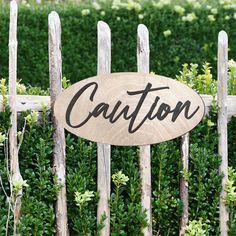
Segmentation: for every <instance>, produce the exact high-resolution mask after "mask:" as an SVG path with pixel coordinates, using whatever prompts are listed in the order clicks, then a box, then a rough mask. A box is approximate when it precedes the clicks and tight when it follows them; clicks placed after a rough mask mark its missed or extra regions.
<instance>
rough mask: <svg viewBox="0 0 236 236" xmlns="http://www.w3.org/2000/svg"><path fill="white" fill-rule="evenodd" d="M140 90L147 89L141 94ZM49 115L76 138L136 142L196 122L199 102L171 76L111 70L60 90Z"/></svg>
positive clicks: (173, 133)
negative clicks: (112, 71)
mask: <svg viewBox="0 0 236 236" xmlns="http://www.w3.org/2000/svg"><path fill="white" fill-rule="evenodd" d="M148 89H149V90H148ZM144 91H149V92H146V97H145V96H144V95H143V94H144V93H145V92H144ZM140 101H141V102H140ZM187 103H188V104H189V106H187V105H186V104H187ZM181 104H182V105H181ZM177 113H178V114H177ZM55 115H56V116H57V118H58V120H59V121H60V122H61V123H62V125H63V126H64V127H65V128H66V129H67V130H68V131H70V132H72V133H74V134H75V135H78V136H80V137H82V138H85V139H89V140H91V141H95V142H99V143H108V144H114V145H121V146H123V145H124V146H136V145H146V144H153V143H160V142H163V141H166V140H170V139H173V138H176V137H178V136H181V135H183V134H185V133H187V132H188V131H190V130H191V129H193V128H194V127H195V126H196V125H197V124H198V123H199V122H200V121H201V119H202V117H203V115H204V103H203V100H202V99H201V97H200V96H199V95H198V94H197V93H196V92H194V91H193V90H192V89H190V88H189V87H187V86H186V85H184V84H182V83H180V82H178V81H176V80H172V79H169V78H167V77H163V76H157V75H149V74H140V73H114V74H108V75H101V76H96V77H91V78H89V79H86V80H83V81H80V82H78V83H76V84H74V85H72V86H71V87H70V88H68V89H67V90H65V91H63V92H62V94H61V95H60V96H59V97H58V99H57V100H56V102H55Z"/></svg>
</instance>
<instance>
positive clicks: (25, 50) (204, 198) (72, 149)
mask: <svg viewBox="0 0 236 236" xmlns="http://www.w3.org/2000/svg"><path fill="white" fill-rule="evenodd" d="M159 2H166V1H159ZM159 2H158V1H157V3H159ZM179 2H181V1H179ZM131 3H132V4H131ZM111 4H112V3H110V5H109V4H105V3H104V4H102V3H101V6H102V8H101V9H100V10H98V9H95V7H94V5H91V4H88V5H87V4H86V3H85V4H84V5H79V6H78V5H73V4H67V5H64V4H63V5H62V4H59V5H58V4H55V5H44V6H40V7H39V6H35V5H30V6H28V5H27V3H25V4H24V5H21V6H20V11H19V20H18V42H19V47H18V48H19V54H18V77H19V79H20V78H21V79H22V82H24V83H25V84H27V85H29V86H28V87H27V90H25V89H23V93H25V94H42V95H46V94H47V93H48V92H47V91H45V90H41V89H40V88H35V87H33V88H32V87H31V85H33V86H35V85H37V86H41V87H43V88H44V89H46V88H48V84H49V82H48V56H47V54H48V53H47V47H48V46H47V16H48V13H49V12H50V11H51V10H52V9H56V10H57V12H58V13H59V15H60V17H61V21H62V53H63V75H65V76H66V77H67V78H68V79H70V80H71V81H72V82H75V81H77V80H79V79H84V78H86V77H88V76H93V75H95V74H96V24H97V21H98V20H104V21H106V22H107V23H108V24H109V25H110V27H111V31H112V71H136V40H137V39H136V28H137V25H138V24H139V23H144V24H146V25H147V27H148V28H149V30H150V42H151V46H150V48H151V70H152V71H154V72H156V73H158V74H164V75H169V76H172V77H175V75H176V74H178V76H177V79H178V80H180V81H181V82H184V83H187V84H188V85H189V86H190V87H192V88H193V89H195V90H197V91H198V92H199V93H207V94H212V95H215V93H216V82H215V79H216V76H215V75H216V68H215V66H216V55H217V52H216V44H217V34H218V31H219V30H221V29H224V30H226V31H227V33H228V34H229V37H230V39H234V38H236V37H235V34H236V31H235V30H234V28H233V27H232V25H233V24H234V22H235V19H234V9H232V8H231V7H229V8H228V7H225V6H227V4H225V5H224V4H219V5H217V13H216V14H215V13H214V14H213V13H212V12H215V11H213V9H215V8H214V7H215V6H212V7H210V8H209V7H207V3H206V1H205V3H204V4H203V5H202V7H200V8H199V7H198V8H196V7H195V5H194V4H192V3H191V4H190V3H187V2H185V5H184V6H183V7H184V9H185V12H184V13H183V14H182V15H181V14H180V13H178V12H177V11H176V10H175V5H173V4H172V5H170V4H162V6H160V5H155V4H154V5H153V4H152V5H151V4H149V3H145V4H144V5H142V6H141V5H140V6H141V8H140V7H139V5H135V4H134V2H132V1H129V4H128V5H126V6H123V7H122V6H120V7H119V8H118V9H114V6H113V10H111ZM88 9H89V14H88V11H87V10H88ZM84 10H86V11H84ZM86 12H87V13H86ZM193 12H195V14H196V16H197V19H194V20H190V21H183V18H182V17H184V16H187V14H188V13H193ZM209 15H214V18H215V20H213V21H212V20H209V19H208V18H209V17H208V16H209ZM193 18H194V17H193ZM189 19H191V17H190V18H189ZM8 23H9V10H8V8H7V7H6V6H1V8H0V26H1V27H0V42H1V45H0V65H1V71H0V75H1V76H2V77H6V78H7V76H8V75H7V64H8V50H7V44H8V42H7V37H8ZM168 30H170V32H166V31H168ZM235 52H236V46H235V44H234V43H233V42H231V41H230V52H229V53H230V58H231V57H233V56H234V55H235ZM204 61H208V62H211V66H212V67H213V68H212V69H211V67H210V65H209V64H204V66H203V67H201V68H198V67H197V65H193V64H192V65H187V64H185V65H184V66H183V68H182V64H183V63H185V62H197V63H198V64H203V62H204ZM181 68H182V69H181ZM232 68H234V69H232V70H231V71H230V73H229V75H230V80H229V81H230V84H229V85H230V86H229V87H230V90H229V92H230V93H231V94H235V91H236V89H235V88H236V85H235V84H236V83H235V82H234V81H235V78H236V65H235V67H232ZM180 70H182V72H181V73H179V71H180ZM1 91H2V90H1ZM216 112H217V111H216V107H215V106H214V107H213V109H212V111H211V113H210V114H209V116H207V117H205V118H204V119H203V121H202V122H201V123H200V124H199V125H198V126H197V127H196V128H195V129H194V130H193V131H192V132H191V134H190V164H189V168H190V169H189V172H187V173H186V172H183V170H182V166H181V162H180V149H179V147H180V140H179V139H176V140H172V141H168V142H164V143H162V144H158V145H152V198H153V231H154V235H158V234H161V235H164V236H167V235H178V228H179V219H180V216H181V210H182V202H181V200H180V197H179V181H180V177H181V176H182V175H183V176H184V177H185V178H187V179H188V181H189V205H190V206H189V207H190V208H189V213H190V224H189V227H188V232H190V233H189V234H188V235H196V234H191V232H194V231H193V228H194V227H195V229H196V227H198V228H199V227H201V225H202V232H204V234H203V235H214V236H215V235H219V212H218V203H219V192H220V190H221V187H220V181H221V176H219V175H218V167H219V164H220V158H219V156H218V155H217V131H216V123H217V117H216V114H217V113H216ZM29 116H32V113H31V111H27V112H26V113H23V114H21V116H20V117H19V130H22V127H23V126H24V122H25V118H24V117H29ZM9 126H10V124H9V110H7V109H6V110H5V112H2V113H0V132H1V133H5V134H6V135H7V131H8V129H9ZM235 126H236V119H235V118H233V119H232V120H231V121H230V123H229V163H230V166H231V167H233V168H234V169H235V168H236V161H235V160H236V151H235V147H236V138H235V135H236V133H235V130H236V129H235ZM52 134H53V128H52V124H51V121H50V111H47V110H46V109H45V110H44V112H43V114H42V118H41V119H40V121H38V122H27V123H26V130H25V134H24V137H23V142H22V145H21V149H20V152H19V155H20V168H21V173H22V176H23V178H24V180H27V184H28V185H29V186H28V187H27V188H25V190H24V195H23V199H22V217H21V219H20V224H19V227H18V230H19V232H20V233H21V234H22V235H26V236H27V235H37V236H38V235H44V236H45V235H48V236H51V235H54V233H55V227H54V223H55V216H54V210H53V207H54V202H55V197H56V192H57V191H58V188H59V186H58V185H57V181H56V179H55V178H54V177H53V173H52V145H53V143H52ZM5 144H6V145H7V140H6V141H5ZM66 144H67V145H66V149H67V150H66V152H67V170H66V173H67V197H68V218H69V229H70V234H71V235H81V236H82V235H85V234H87V235H98V234H99V229H100V228H97V226H96V204H97V201H98V197H99V196H98V193H97V192H96V174H97V173H96V144H95V143H92V142H89V141H86V140H83V139H80V138H77V137H75V136H73V135H71V134H68V133H67V134H66ZM138 152H139V150H138V149H137V148H123V147H112V162H111V163H112V174H115V173H117V172H118V171H120V170H121V171H122V172H123V173H124V174H125V175H126V176H128V178H129V180H128V181H127V182H126V184H124V185H122V186H121V187H119V188H118V187H117V185H116V184H115V183H114V182H112V195H111V202H110V206H111V235H113V236H118V235H128V236H130V235H131V236H136V235H137V236H138V235H142V234H141V229H142V227H144V226H145V225H146V221H145V214H144V213H142V212H141V205H140V178H139V169H138ZM6 167H7V159H6V148H5V146H3V145H2V146H1V145H0V175H1V178H2V182H3V186H1V187H0V216H1V217H0V235H5V227H6V223H7V211H8V203H7V198H6V196H5V194H4V192H3V187H4V189H5V191H6V193H7V194H9V192H10V188H9V182H8V172H7V169H6ZM232 176H233V177H232V179H231V181H232V187H231V188H230V187H229V188H228V198H227V205H228V206H229V209H230V216H231V217H230V222H229V225H230V235H232V236H234V235H235V232H236V211H235V206H236V192H235V181H236V175H232ZM86 191H93V192H94V196H93V197H91V200H89V202H85V203H84V204H83V205H80V206H78V204H77V202H76V200H75V193H76V192H80V193H85V192H86ZM117 196H118V197H117ZM9 217H10V218H9V219H10V222H9V233H10V234H11V232H12V214H10V216H9ZM197 236H200V235H197Z"/></svg>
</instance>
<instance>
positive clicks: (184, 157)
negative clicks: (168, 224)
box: [179, 133, 189, 236]
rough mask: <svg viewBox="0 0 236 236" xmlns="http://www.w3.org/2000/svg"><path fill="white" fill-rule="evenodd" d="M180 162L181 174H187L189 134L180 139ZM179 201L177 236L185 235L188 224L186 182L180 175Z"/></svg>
mask: <svg viewBox="0 0 236 236" xmlns="http://www.w3.org/2000/svg"><path fill="white" fill-rule="evenodd" d="M180 150H181V161H182V170H183V172H185V171H186V172H188V159H189V133H187V134H185V135H183V136H182V137H181V147H180ZM180 199H181V200H182V202H183V210H182V216H181V219H180V231H179V236H183V235H184V234H185V228H186V226H187V224H188V180H186V179H185V176H184V175H183V174H182V176H181V178H180Z"/></svg>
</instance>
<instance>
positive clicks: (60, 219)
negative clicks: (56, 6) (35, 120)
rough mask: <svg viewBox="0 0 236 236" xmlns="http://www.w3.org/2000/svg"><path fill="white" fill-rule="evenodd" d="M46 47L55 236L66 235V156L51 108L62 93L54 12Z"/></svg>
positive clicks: (58, 34) (58, 29)
mask: <svg viewBox="0 0 236 236" xmlns="http://www.w3.org/2000/svg"><path fill="white" fill-rule="evenodd" d="M48 36H49V38H48V46H49V74H50V97H51V107H52V122H53V126H54V129H55V130H54V134H53V142H54V148H53V169H54V174H55V176H56V177H57V181H58V184H59V185H60V186H62V187H61V188H60V190H59V192H58V194H57V201H56V204H55V211H56V235H58V236H59V235H60V236H66V235H68V234H69V233H68V225H67V205H66V175H65V169H66V160H65V159H66V155H65V134H64V128H63V127H62V126H61V125H60V123H59V121H58V120H57V118H56V117H55V116H54V112H53V106H54V103H55V100H56V98H57V97H58V96H59V94H60V93H61V92H62V83H61V80H62V59H61V23H60V18H59V16H58V14H57V13H56V12H51V13H50V14H49V16H48Z"/></svg>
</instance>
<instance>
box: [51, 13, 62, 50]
mask: <svg viewBox="0 0 236 236" xmlns="http://www.w3.org/2000/svg"><path fill="white" fill-rule="evenodd" d="M48 28H49V33H50V36H51V40H52V44H53V45H59V46H60V47H61V37H58V35H61V22H60V17H59V15H58V14H57V12H55V11H52V12H51V13H50V14H49V15H48Z"/></svg>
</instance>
